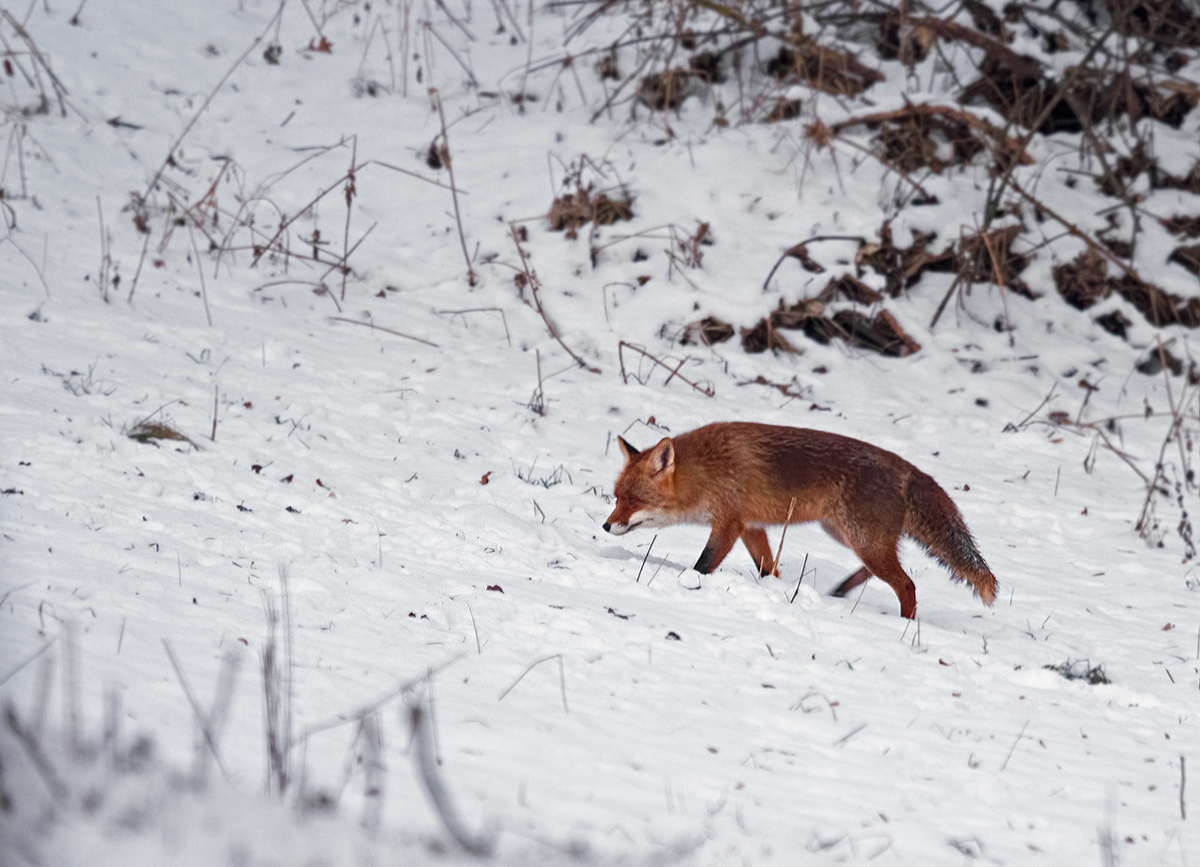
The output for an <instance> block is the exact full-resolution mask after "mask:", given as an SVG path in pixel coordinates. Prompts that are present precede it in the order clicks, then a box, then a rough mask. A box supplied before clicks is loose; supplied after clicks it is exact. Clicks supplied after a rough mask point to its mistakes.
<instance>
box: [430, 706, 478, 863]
mask: <svg viewBox="0 0 1200 867" xmlns="http://www.w3.org/2000/svg"><path fill="white" fill-rule="evenodd" d="M409 728H410V731H411V733H412V744H413V763H414V764H415V765H416V766H417V772H418V775H419V776H420V778H421V782H423V783H424V784H425V794H426V795H428V796H429V800H430V802H431V803H432V804H433V807H434V809H435V810H437V814H438V816H439V817H440V818H441V820H442V824H443V825H445V826H446V831H447V832H449V834H450V836H451V837H452V838H453V839H454V842H455V843H457V844H458V845H459V846H461V847H462V848H463V849H464V850H465V851H467V852H469V853H471V854H472V855H477V856H480V857H486V856H488V855H490V854H491V852H492V846H493V843H494V841H493V840H492V839H491V838H490V837H489V836H482V835H481V836H478V837H477V836H475V835H474V834H471V833H470V832H469V831H468V830H467V828H466V826H465V825H464V824H463V822H462V819H461V818H460V817H459V815H458V811H457V810H456V809H454V804H453V803H452V802H451V800H450V793H449V792H447V791H446V785H445V783H443V782H442V778H441V775H440V772H439V771H438V762H437V751H436V749H435V748H434V744H433V726H432V724H431V723H430V721H429V720H428V719H427V718H426V714H425V713H423V712H422V710H421V708H420V707H419V706H418V705H413V706H412V707H411V708H410V709H409Z"/></svg>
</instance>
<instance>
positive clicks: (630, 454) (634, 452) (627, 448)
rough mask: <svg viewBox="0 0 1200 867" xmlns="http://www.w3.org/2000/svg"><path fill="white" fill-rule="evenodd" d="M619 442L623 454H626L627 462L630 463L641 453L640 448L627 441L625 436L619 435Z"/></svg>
mask: <svg viewBox="0 0 1200 867" xmlns="http://www.w3.org/2000/svg"><path fill="white" fill-rule="evenodd" d="M617 444H618V445H620V446H621V454H623V455H625V463H629V462H630V461H631V460H633V459H634V458H635V457H637V456H638V455H640V454H641V452H640V451H639V450H638V449H635V448H634V447H633V446H631V445H630V444H629V443H627V442H625V437H617Z"/></svg>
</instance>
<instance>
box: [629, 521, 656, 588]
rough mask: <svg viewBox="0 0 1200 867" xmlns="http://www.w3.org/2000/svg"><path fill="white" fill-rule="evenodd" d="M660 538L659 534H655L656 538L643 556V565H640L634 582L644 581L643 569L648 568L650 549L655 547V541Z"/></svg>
mask: <svg viewBox="0 0 1200 867" xmlns="http://www.w3.org/2000/svg"><path fill="white" fill-rule="evenodd" d="M657 540H658V534H657V533H655V534H654V538H653V539H651V540H650V545H649V547H647V548H646V556H645V557H643V558H642V565H641V566H639V567H638V574H637V579H636V580H635V581H634V582H633V583H634V584H640V583H642V570H643V569H645V568H646V561H647V560H649V559H650V551H651V549H653V548H654V543H655V542H656V541H657Z"/></svg>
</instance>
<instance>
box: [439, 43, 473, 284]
mask: <svg viewBox="0 0 1200 867" xmlns="http://www.w3.org/2000/svg"><path fill="white" fill-rule="evenodd" d="M434 35H435V36H436V35H437V34H436V32H435V33H434ZM429 98H430V99H431V100H432V101H433V104H434V106H436V107H437V113H438V119H439V120H441V122H442V153H441V158H442V164H443V165H445V167H446V173H447V174H448V175H449V176H450V197H451V198H452V199H453V200H454V222H455V223H457V224H458V241H459V243H460V244H462V252H463V260H464V261H465V262H466V263H467V285H468V286H474V285H475V269H474V268H472V267H471V254H470V253H468V252H467V236H466V234H465V233H464V232H463V224H462V213H461V212H460V211H459V208H458V185H457V184H455V182H454V161H453V160H452V159H451V158H450V139H449V138H448V137H447V135H446V113H445V111H443V110H442V97H441V94H439V93H438V89H437V88H436V87H431V88H429Z"/></svg>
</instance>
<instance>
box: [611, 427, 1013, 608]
mask: <svg viewBox="0 0 1200 867" xmlns="http://www.w3.org/2000/svg"><path fill="white" fill-rule="evenodd" d="M618 441H619V442H620V444H621V451H622V452H624V454H625V468H624V469H623V470H621V475H620V476H619V477H618V478H617V482H616V485H615V486H614V493H615V494H616V497H617V507H616V508H615V509H613V513H612V514H611V515H609V516H608V520H607V521H605V522H604V529H605V530H606V531H608V532H609V533H612V534H614V535H617V536H619V535H621V534H623V533H628V532H629V531H630V530H633V529H635V528H637V527H666V526H669V525H671V524H679V523H688V524H711V526H712V534H711V535H710V536H709V537H708V544H706V545H705V546H704V550H703V551H701V552H700V559H699V560H697V561H696V565H695V567H694V568H695V569H696V571H697V572H699V573H701V574H705V575H706V574H708V573H709V572H711V571H712V570H714V569H716V568H717V566H719V565H721V561H722V560H724V559H725V555H726V554H728V553H729V551H730V549H731V548H732V547H733V543H734V542H736V541H737V539H738V537H739V536H740V537H741V539H742V541H743V542H745V543H746V548H747V549H748V550H749V551H750V556H751V557H753V558H754V562H755V564H756V565H757V566H758V569H759V572H760V574H762V575H767V574H769V573H771V572H774V574H775V575H778V574H779V570H778V569H777V568H775V564H774V559H773V557H772V555H771V546H770V543H769V542H768V541H767V533H766V531H765V530H764V529H763V528H764V527H765V526H766V525H768V524H783V523H789V519H788V510H789V508H790V509H791V513H792V514H791V519H790V523H795V524H798V523H801V522H803V521H820V522H821V526H823V527H824V528H825V530H826V532H828V533H829V535H831V536H832V537H833V538H834V539H836V540H837V541H838V542H840V543H842V544H843V545H845V546H846V547H847V548H850V549H851V550H852V551H854V553H855V554H857V555H858V557H859V559H860V560H861V561H862V564H863V565H862V568H861V569H859V570H858V571H857V572H855V573H854V574H853V575H851V576H850V577H849V578H847V579H846V580H845V581H843V582H842V583H841V584H839V585H838V586H837V588H836V589H834V590H833V595H834V596H844V595H846V593H847V592H849V591H850V590H851V589H853V588H855V587H857V586H858V585H860V584H862V583H863V582H864V581H866V580H867V579H868V578H870V577H871V576H872V575H877V576H879V577H880V578H882V579H883V580H884V581H886V582H887V583H888V584H889V585H890V586H891V588H892V589H893V590H895V591H896V596H898V597H899V599H900V614H901V615H902V616H904V617H907V618H909V619H912V618H913V617H915V616H916V613H917V593H916V589H915V588H914V587H913V583H912V579H910V578H909V577H908V575H907V574H905V572H904V569H902V568H901V566H900V560H899V559H898V558H897V556H896V546H897V544H898V543H899V541H900V536H901V535H907V536H911V537H912V538H914V539H916V540H917V541H918V542H919V543H921V544H922V545H923V546H924V547H925V548H926V549H927V550H928V551H929V552H930V554H932V555H933V557H934V558H936V559H937V560H938V561H940V562H941V563H942V564H943V565H944V566H946V567H947V568H948V569H949V570H950V571H951V573H952V574H953V577H954V579H955V580H957V581H963V580H966V581H967V582H969V583H970V584H971V586H972V587H973V588H974V589H975V595H976V596H978V597H979V598H980V599H982V600H983V602H984V603H985V604H986V605H991V604H992V602H993V601H994V600H995V598H996V577H995V576H994V575H992V573H991V570H989V569H988V567H987V563H985V562H984V560H983V557H982V556H981V555H980V554H979V551H978V550H977V549H976V547H975V542H974V540H973V539H972V538H971V533H970V531H969V530H967V525H966V524H965V523H964V522H963V519H962V515H960V514H959V511H958V509H957V508H956V507H955V505H954V502H953V501H952V500H951V499H950V497H949V496H947V494H946V492H945V491H943V490H942V489H941V488H940V487H938V483H937V482H935V481H934V480H933V479H932V478H930V477H929V476H927V475H925V473H923V472H921V471H920V470H918V469H917V468H916V467H914V466H913V465H912V464H910V463H909V462H908V461H906V460H904V458H902V457H900V456H899V455H895V454H892V453H891V452H889V451H885V450H884V449H881V448H878V447H876V446H873V445H871V444H870V443H865V442H862V441H861V440H856V439H851V438H850V437H844V436H838V435H837V434H831V433H825V432H823V431H816V430H807V429H805V428H793V427H780V426H777V425H766V424H752V423H748V422H723V423H719V424H710V425H706V426H704V427H702V428H698V429H696V430H694V431H690V432H689V433H685V434H680V435H679V436H677V437H674V438H670V437H668V438H666V439H663V440H660V441H659V443H658V445H656V446H655V447H654V448H652V449H650V450H648V451H644V452H642V451H638V450H637V449H635V448H634V447H633V446H631V445H630V444H629V443H627V442H626V441H625V440H624V439H623V438H620V437H618ZM793 503H794V505H793Z"/></svg>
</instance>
